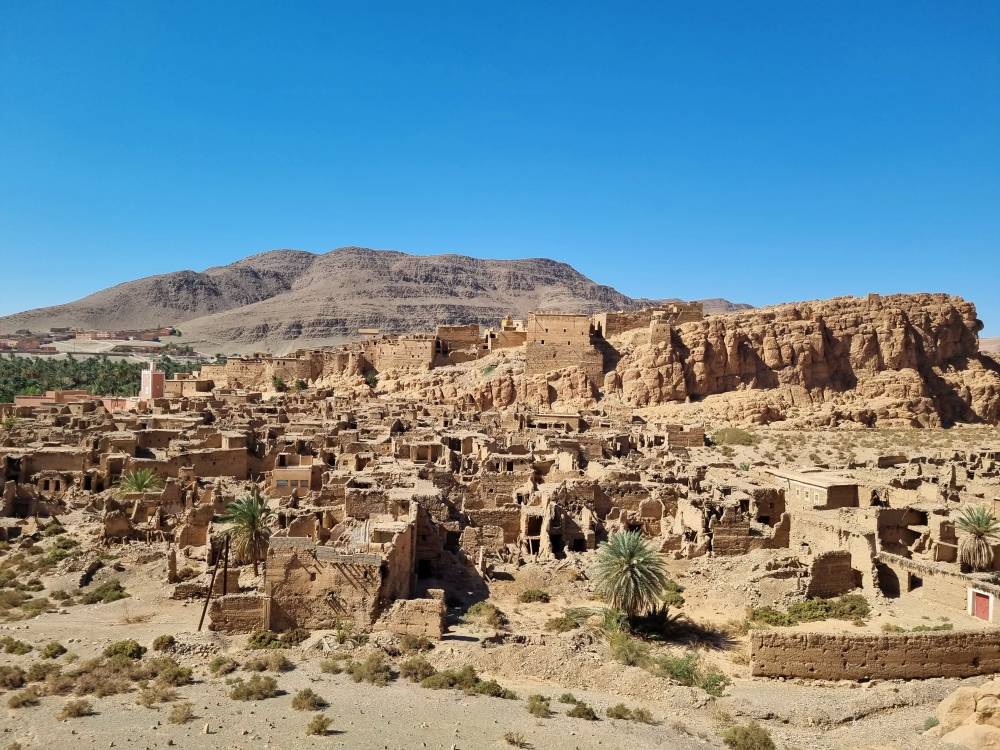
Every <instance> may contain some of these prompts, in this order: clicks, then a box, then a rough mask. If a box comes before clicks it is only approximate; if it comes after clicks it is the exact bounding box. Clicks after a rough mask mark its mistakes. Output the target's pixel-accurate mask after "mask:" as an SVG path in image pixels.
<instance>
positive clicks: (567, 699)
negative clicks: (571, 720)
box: [559, 693, 580, 706]
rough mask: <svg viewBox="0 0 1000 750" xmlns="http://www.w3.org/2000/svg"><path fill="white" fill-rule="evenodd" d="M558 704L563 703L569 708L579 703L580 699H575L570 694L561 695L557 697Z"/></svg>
mask: <svg viewBox="0 0 1000 750" xmlns="http://www.w3.org/2000/svg"><path fill="white" fill-rule="evenodd" d="M559 702H560V703H565V704H567V705H570V706H571V705H574V704H576V703H579V702H580V699H579V698H577V697H576V696H575V695H573V694H572V693H563V694H562V695H560V696H559Z"/></svg>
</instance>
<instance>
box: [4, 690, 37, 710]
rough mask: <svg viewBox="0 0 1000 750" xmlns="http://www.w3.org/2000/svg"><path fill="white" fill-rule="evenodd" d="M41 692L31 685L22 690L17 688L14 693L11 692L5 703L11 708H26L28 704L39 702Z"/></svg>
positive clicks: (35, 704)
mask: <svg viewBox="0 0 1000 750" xmlns="http://www.w3.org/2000/svg"><path fill="white" fill-rule="evenodd" d="M40 697H41V693H40V692H39V690H38V688H36V687H34V686H32V687H27V688H24V690H18V691H17V692H16V693H12V694H11V696H10V697H9V698H8V699H7V705H8V706H10V707H11V708H28V707H29V706H37V705H38V704H39V702H40V700H39V699H40Z"/></svg>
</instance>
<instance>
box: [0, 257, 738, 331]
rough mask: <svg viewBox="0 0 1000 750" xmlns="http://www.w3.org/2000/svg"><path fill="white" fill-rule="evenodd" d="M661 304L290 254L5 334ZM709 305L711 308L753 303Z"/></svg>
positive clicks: (442, 267)
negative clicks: (54, 330)
mask: <svg viewBox="0 0 1000 750" xmlns="http://www.w3.org/2000/svg"><path fill="white" fill-rule="evenodd" d="M650 302H651V301H650V300H645V299H641V298H633V297H630V296H628V295H626V294H623V293H622V292H619V291H618V290H616V289H614V288H613V287H610V286H607V285H604V284H598V283H596V282H595V281H593V280H591V279H589V278H588V277H586V276H584V275H583V274H582V273H580V272H579V271H577V270H576V269H575V268H573V266H571V265H570V264H568V263H564V262H562V261H557V260H552V259H549V258H524V259H512V260H495V259H480V258H472V257H469V256H465V255H461V254H457V253H442V254H436V255H413V254H409V253H405V252H402V251H399V250H374V249H371V248H363V247H357V246H347V247H340V248H335V249H333V250H329V251H327V252H323V253H314V252H311V251H307V250H296V249H289V248H282V249H276V250H268V251H263V252H260V253H255V254H253V255H249V256H247V257H245V258H241V259H239V260H236V261H234V262H233V263H229V264H226V265H221V266H212V267H209V268H206V269H205V270H203V271H194V270H191V269H184V270H180V271H175V272H171V273H166V274H157V275H153V276H147V277H143V278H139V279H134V280H132V281H126V282H123V283H121V284H117V285H114V286H112V287H108V288H107V289H102V290H99V291H97V292H94V293H93V294H90V295H87V296H85V297H82V298H81V299H78V300H75V301H73V302H69V303H65V304H62V305H53V306H48V307H43V308H36V309H33V310H27V311H24V312H21V313H15V314H13V315H8V316H4V317H0V332H13V331H16V330H22V329H28V330H34V331H47V330H48V329H49V328H52V327H57V326H69V327H75V328H83V329H99V330H109V329H110V330H116V329H117V330H120V329H141V328H154V327H159V326H167V325H172V326H177V327H180V328H181V330H182V332H183V334H184V335H183V336H182V339H181V340H182V341H185V342H186V343H190V344H192V345H195V346H196V348H200V349H206V348H213V349H214V348H216V347H221V349H220V350H226V351H248V350H254V349H261V350H273V351H280V350H283V349H285V350H287V349H294V348H299V347H302V346H321V345H327V344H335V343H339V342H341V341H343V340H346V339H348V338H351V337H352V336H354V335H356V332H357V329H358V328H380V329H382V330H384V331H387V332H393V333H403V332H408V331H419V330H429V329H432V328H433V327H434V325H437V324H454V323H475V322H478V323H482V324H487V325H490V324H495V323H496V321H498V320H499V319H500V318H501V317H503V316H504V315H508V314H511V315H514V316H515V317H524V316H526V315H527V314H528V312H531V311H532V310H553V311H555V310H559V311H561V312H581V313H592V312H597V311H599V310H616V309H621V310H626V309H635V308H637V307H641V306H643V305H646V304H650ZM709 303H710V304H709V305H707V308H708V311H709V312H722V311H731V310H735V309H745V308H747V307H749V306H743V305H738V304H735V303H730V302H728V301H727V300H710V301H709Z"/></svg>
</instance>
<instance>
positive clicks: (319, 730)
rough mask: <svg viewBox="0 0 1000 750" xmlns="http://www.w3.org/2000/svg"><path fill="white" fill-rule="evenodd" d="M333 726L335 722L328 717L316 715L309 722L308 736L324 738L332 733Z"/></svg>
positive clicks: (307, 727) (307, 726)
mask: <svg viewBox="0 0 1000 750" xmlns="http://www.w3.org/2000/svg"><path fill="white" fill-rule="evenodd" d="M331 724H333V721H331V720H330V719H329V718H328V717H327V716H326V715H324V714H316V715H315V716H313V717H312V718H311V719H310V720H309V724H307V725H306V734H311V735H316V736H318V737H323V736H324V735H326V733H327V732H329V731H330V725H331Z"/></svg>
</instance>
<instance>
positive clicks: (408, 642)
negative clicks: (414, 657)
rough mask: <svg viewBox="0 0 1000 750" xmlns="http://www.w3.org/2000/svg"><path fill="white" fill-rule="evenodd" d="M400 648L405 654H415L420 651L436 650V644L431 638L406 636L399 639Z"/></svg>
mask: <svg viewBox="0 0 1000 750" xmlns="http://www.w3.org/2000/svg"><path fill="white" fill-rule="evenodd" d="M399 647H400V648H401V649H402V650H403V652H404V653H413V652H419V651H430V650H431V649H432V648H434V644H433V643H432V642H431V640H430V638H426V637H424V636H422V635H409V634H407V635H404V636H403V637H402V638H400V639H399Z"/></svg>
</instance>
